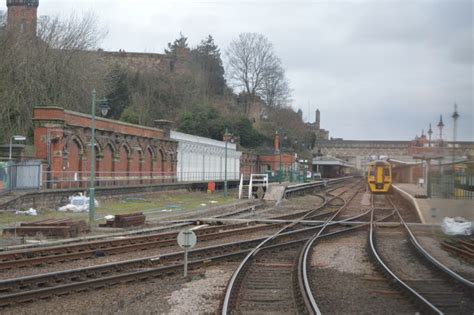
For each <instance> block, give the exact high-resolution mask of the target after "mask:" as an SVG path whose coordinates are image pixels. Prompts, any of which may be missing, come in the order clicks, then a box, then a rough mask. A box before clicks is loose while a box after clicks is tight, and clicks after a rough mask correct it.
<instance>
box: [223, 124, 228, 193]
mask: <svg viewBox="0 0 474 315" xmlns="http://www.w3.org/2000/svg"><path fill="white" fill-rule="evenodd" d="M228 138H229V134H228V130H227V128H225V133H224V140H225V153H224V197H227V141H228Z"/></svg>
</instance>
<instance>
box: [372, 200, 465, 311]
mask: <svg viewBox="0 0 474 315" xmlns="http://www.w3.org/2000/svg"><path fill="white" fill-rule="evenodd" d="M389 202H390V204H391V206H392V207H393V208H394V210H395V211H396V214H397V217H398V219H399V221H400V225H399V226H398V227H392V228H391V229H390V230H383V229H382V228H380V227H377V225H376V223H375V221H374V216H375V215H377V213H376V212H377V209H374V210H373V211H372V215H371V223H370V232H369V250H370V254H371V255H372V257H373V258H374V260H375V262H376V263H377V265H378V267H379V268H380V270H381V271H382V272H383V273H384V275H385V276H386V277H387V278H388V279H389V280H390V281H393V282H394V283H396V284H397V286H398V288H400V289H401V290H402V292H404V293H406V294H407V295H409V296H410V297H411V298H412V299H413V300H415V301H416V302H417V303H418V304H419V305H420V307H421V308H422V309H423V310H424V311H426V312H429V313H436V314H473V312H474V295H473V294H474V286H473V283H472V282H471V281H469V280H467V279H465V278H463V277H462V276H460V275H459V274H457V273H455V272H454V271H452V270H451V269H449V268H448V267H446V266H444V265H442V264H441V263H440V262H439V261H437V260H436V259H434V258H433V257H432V256H431V255H429V253H427V252H426V251H425V250H424V249H423V248H422V247H421V245H420V244H419V243H418V241H417V240H416V237H415V236H414V234H413V233H412V231H411V230H410V228H409V227H408V225H407V224H406V223H405V221H404V219H403V217H402V215H401V214H400V211H399V209H398V208H397V207H396V206H395V205H394V204H393V202H392V201H391V200H390V199H389Z"/></svg>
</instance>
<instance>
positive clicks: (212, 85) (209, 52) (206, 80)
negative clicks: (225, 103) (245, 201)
mask: <svg viewBox="0 0 474 315" xmlns="http://www.w3.org/2000/svg"><path fill="white" fill-rule="evenodd" d="M192 53H193V57H194V60H195V61H196V62H197V64H198V65H199V67H200V70H201V72H202V79H203V88H204V93H205V95H206V96H212V95H223V94H224V89H225V87H226V82H225V79H224V67H223V65H222V59H221V52H220V49H219V47H218V46H217V45H216V44H215V43H214V38H212V36H211V35H209V36H208V37H207V38H206V39H203V40H202V41H201V43H200V44H199V45H198V46H197V47H196V49H194V50H193V51H192Z"/></svg>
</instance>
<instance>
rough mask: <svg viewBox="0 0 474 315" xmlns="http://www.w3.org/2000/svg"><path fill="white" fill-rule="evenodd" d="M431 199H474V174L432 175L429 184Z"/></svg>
mask: <svg viewBox="0 0 474 315" xmlns="http://www.w3.org/2000/svg"><path fill="white" fill-rule="evenodd" d="M428 196H429V197H430V198H443V199H469V200H472V199H474V175H473V174H430V176H429V184H428Z"/></svg>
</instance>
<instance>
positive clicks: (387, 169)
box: [384, 168, 390, 176]
mask: <svg viewBox="0 0 474 315" xmlns="http://www.w3.org/2000/svg"><path fill="white" fill-rule="evenodd" d="M384 175H385V176H390V169H389V168H386V169H385V170H384Z"/></svg>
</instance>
